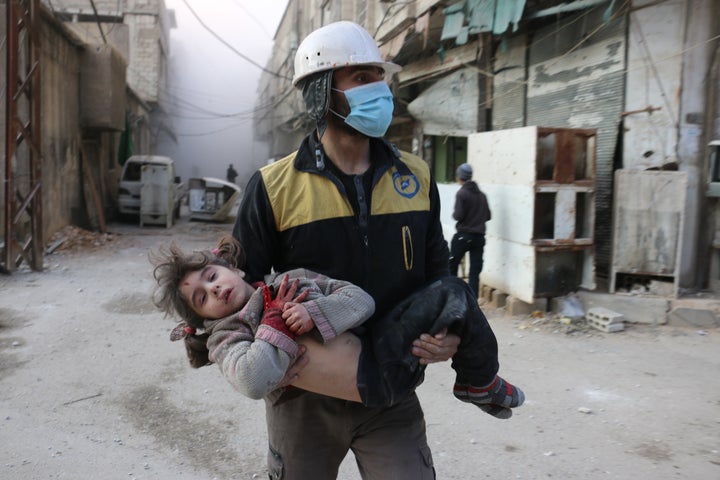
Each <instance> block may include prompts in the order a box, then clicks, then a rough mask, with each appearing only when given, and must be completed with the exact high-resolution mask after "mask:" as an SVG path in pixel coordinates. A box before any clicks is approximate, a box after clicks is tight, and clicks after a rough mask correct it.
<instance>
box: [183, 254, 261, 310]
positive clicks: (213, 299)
mask: <svg viewBox="0 0 720 480" xmlns="http://www.w3.org/2000/svg"><path fill="white" fill-rule="evenodd" d="M244 276H245V272H243V271H242V270H237V269H230V268H227V267H222V266H220V265H207V266H206V267H204V268H202V269H200V270H196V271H194V272H190V273H188V274H187V275H186V276H185V278H184V279H183V281H182V282H180V293H181V294H182V296H183V297H184V298H185V300H186V301H187V302H188V304H189V305H190V308H192V309H193V311H194V312H195V313H197V314H198V315H200V316H201V317H204V318H211V319H217V318H223V317H227V316H228V315H230V314H231V313H234V312H237V311H238V310H240V309H241V308H242V307H243V306H244V305H245V304H246V303H247V301H248V299H249V298H250V295H252V293H253V292H254V291H255V289H254V288H253V287H252V286H251V285H250V284H249V283H247V282H246V281H245V280H243V277H244Z"/></svg>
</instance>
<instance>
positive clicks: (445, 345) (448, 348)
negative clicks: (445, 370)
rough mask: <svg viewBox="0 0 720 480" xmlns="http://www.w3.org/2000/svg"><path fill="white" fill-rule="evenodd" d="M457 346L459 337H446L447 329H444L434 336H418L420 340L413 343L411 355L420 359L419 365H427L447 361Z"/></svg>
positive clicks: (425, 334) (451, 335) (424, 334)
mask: <svg viewBox="0 0 720 480" xmlns="http://www.w3.org/2000/svg"><path fill="white" fill-rule="evenodd" d="M458 345H460V337H458V336H457V335H454V334H450V335H448V333H447V329H444V330H442V331H441V332H439V333H437V334H435V335H428V334H427V333H423V334H422V335H420V338H418V339H417V340H415V341H414V342H413V348H412V353H413V355H415V356H417V357H420V365H428V364H430V363H436V362H444V361H446V360H449V359H450V358H452V356H453V355H455V353H457V349H458Z"/></svg>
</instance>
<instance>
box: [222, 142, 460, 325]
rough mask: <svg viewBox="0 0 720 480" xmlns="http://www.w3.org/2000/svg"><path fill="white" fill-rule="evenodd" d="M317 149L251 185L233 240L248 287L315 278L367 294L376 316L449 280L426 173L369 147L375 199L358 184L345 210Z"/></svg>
mask: <svg viewBox="0 0 720 480" xmlns="http://www.w3.org/2000/svg"><path fill="white" fill-rule="evenodd" d="M316 146H317V140H316V139H315V137H314V135H310V136H308V137H306V138H305V140H304V141H303V143H302V145H301V146H300V149H299V150H298V151H297V152H295V153H293V154H291V155H289V156H288V157H286V158H284V159H282V160H279V161H277V162H275V163H272V164H270V165H268V166H265V167H263V168H261V169H260V170H259V171H258V172H256V173H255V174H254V175H253V176H252V178H251V179H250V181H249V182H248V185H247V188H246V190H245V193H244V196H243V201H242V203H241V205H240V209H239V211H238V216H237V220H236V224H235V228H234V230H233V235H234V236H235V237H236V238H238V239H239V240H240V242H241V243H242V244H243V245H244V246H245V249H246V250H247V252H248V261H247V265H246V267H245V271H246V273H247V278H248V280H250V281H255V280H258V279H261V278H262V277H263V275H265V274H267V273H269V272H270V271H271V268H272V269H274V270H275V271H286V270H292V269H294V268H307V269H311V270H314V271H316V272H319V273H322V274H324V275H327V276H329V277H332V278H337V279H341V280H346V281H349V282H352V283H354V284H355V285H358V286H360V287H362V288H364V289H365V290H366V291H367V292H368V293H370V295H372V297H373V298H374V299H375V303H376V315H378V314H381V313H383V312H384V311H385V310H387V309H388V308H389V307H391V306H393V305H395V304H396V303H397V302H399V301H400V300H402V299H403V298H405V297H406V296H408V295H409V294H410V293H412V292H414V291H415V290H417V289H419V288H420V287H422V286H424V285H426V284H427V283H428V282H430V281H432V280H435V279H438V278H441V277H444V276H447V275H448V274H449V270H448V249H447V243H446V242H445V239H444V237H443V232H442V225H441V223H440V199H439V195H438V191H437V185H436V184H435V182H434V181H433V180H432V178H431V175H430V169H429V167H428V165H427V163H425V162H424V161H423V160H422V159H420V158H418V157H416V156H414V155H412V154H409V153H402V156H401V154H400V152H399V151H398V150H397V149H396V148H395V147H394V146H393V145H391V144H389V143H388V142H386V141H385V140H382V139H371V145H370V149H371V150H370V151H371V155H370V158H371V161H372V162H373V166H374V177H373V179H372V188H371V192H370V194H369V195H366V194H363V192H364V188H362V184H361V183H360V182H358V187H359V188H358V194H357V195H356V197H357V198H356V199H354V200H353V202H351V201H350V199H349V198H348V196H347V194H346V190H345V188H344V187H343V184H342V182H341V181H340V180H339V179H338V177H337V176H335V175H333V174H332V173H331V169H328V168H325V165H324V164H322V163H321V162H320V161H319V160H318V157H316ZM325 161H326V162H329V160H325ZM368 200H369V201H370V203H371V205H370V206H368V205H367V203H368ZM353 203H354V204H356V205H359V207H358V209H357V212H355V211H353V207H352V204H353ZM371 321H372V320H371Z"/></svg>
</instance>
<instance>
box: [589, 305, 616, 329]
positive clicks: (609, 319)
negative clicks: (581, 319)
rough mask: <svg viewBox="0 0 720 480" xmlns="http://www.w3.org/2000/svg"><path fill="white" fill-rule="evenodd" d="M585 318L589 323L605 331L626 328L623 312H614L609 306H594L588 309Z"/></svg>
mask: <svg viewBox="0 0 720 480" xmlns="http://www.w3.org/2000/svg"><path fill="white" fill-rule="evenodd" d="M585 319H586V320H587V322H588V325H590V326H592V327H594V328H597V329H598V330H602V331H603V332H608V333H611V332H620V331H622V330H625V323H624V322H625V318H624V317H623V315H622V314H621V313H617V312H613V311H612V310H609V309H607V308H603V307H594V308H591V309H590V310H588V312H587V315H586V316H585Z"/></svg>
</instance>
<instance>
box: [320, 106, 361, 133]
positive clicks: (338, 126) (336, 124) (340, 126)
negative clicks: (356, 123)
mask: <svg viewBox="0 0 720 480" xmlns="http://www.w3.org/2000/svg"><path fill="white" fill-rule="evenodd" d="M326 118H327V123H328V126H332V128H333V129H335V130H339V131H341V132H342V133H345V134H347V135H351V136H360V137H366V138H368V136H367V135H365V134H364V133H362V132H359V131H357V130H355V129H354V128H353V127H351V126H350V125H348V124H347V123H345V120H344V119H342V118H340V117H339V116H337V114H335V113H333V112H331V111H328V113H327V117H326Z"/></svg>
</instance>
